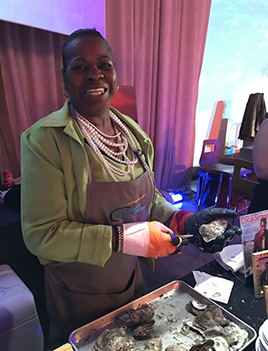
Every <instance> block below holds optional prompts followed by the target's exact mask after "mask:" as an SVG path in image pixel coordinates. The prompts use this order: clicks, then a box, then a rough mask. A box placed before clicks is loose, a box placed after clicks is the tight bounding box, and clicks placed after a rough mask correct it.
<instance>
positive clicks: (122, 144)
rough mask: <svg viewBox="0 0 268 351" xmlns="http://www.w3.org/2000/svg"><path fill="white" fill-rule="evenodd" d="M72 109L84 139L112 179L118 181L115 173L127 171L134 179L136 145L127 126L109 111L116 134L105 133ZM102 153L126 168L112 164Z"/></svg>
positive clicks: (124, 173)
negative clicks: (128, 152) (128, 154)
mask: <svg viewBox="0 0 268 351" xmlns="http://www.w3.org/2000/svg"><path fill="white" fill-rule="evenodd" d="M73 110H74V114H75V118H76V120H77V122H78V125H79V127H80V129H81V131H82V133H83V134H84V137H85V139H86V141H87V142H88V144H89V146H91V147H92V149H93V151H94V152H95V154H96V155H97V156H98V158H99V159H100V161H101V162H102V164H103V165H104V167H105V168H106V170H107V172H108V173H109V174H110V176H111V177H112V179H113V180H114V181H115V182H118V180H117V179H116V176H115V175H116V174H117V175H119V176H124V175H127V174H129V173H131V175H132V179H135V171H134V166H135V164H136V163H137V162H138V158H137V157H136V155H135V154H134V152H133V150H136V149H137V147H136V145H135V142H134V140H133V138H132V136H131V134H130V133H129V131H128V129H127V127H126V126H125V125H124V124H123V123H122V122H121V121H120V119H119V118H118V117H117V116H116V115H115V114H114V113H113V112H112V111H110V112H109V116H110V118H111V120H112V123H113V125H114V127H115V132H116V134H115V135H107V134H105V133H103V132H102V131H101V130H99V129H98V128H97V127H96V126H95V125H94V124H93V123H91V122H89V121H88V120H87V119H86V118H84V117H83V116H81V115H80V114H79V113H78V112H77V111H76V110H75V109H73ZM129 143H130V145H129ZM128 146H130V150H131V156H132V157H131V158H132V159H130V158H129V157H128V156H127V150H128ZM112 148H116V149H117V150H119V151H114V150H113V149H112ZM103 153H104V154H106V155H107V156H109V158H110V159H112V160H114V161H116V162H118V163H120V164H123V165H126V166H127V167H126V170H122V169H121V168H120V167H117V166H115V165H114V164H112V162H111V161H109V159H108V158H105V157H104V155H103Z"/></svg>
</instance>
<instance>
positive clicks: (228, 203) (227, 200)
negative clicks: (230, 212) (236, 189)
mask: <svg viewBox="0 0 268 351" xmlns="http://www.w3.org/2000/svg"><path fill="white" fill-rule="evenodd" d="M232 181H233V177H232V176H230V177H229V179H228V189H227V198H226V208H228V209H229V208H230V203H231V196H232Z"/></svg>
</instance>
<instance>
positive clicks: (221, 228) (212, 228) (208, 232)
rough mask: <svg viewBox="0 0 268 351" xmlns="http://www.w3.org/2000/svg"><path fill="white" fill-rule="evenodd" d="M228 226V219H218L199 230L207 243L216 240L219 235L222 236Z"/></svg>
mask: <svg viewBox="0 0 268 351" xmlns="http://www.w3.org/2000/svg"><path fill="white" fill-rule="evenodd" d="M227 226H228V221H227V220H226V219H216V220H215V221H212V222H210V223H208V224H202V225H201V226H200V228H199V234H200V235H201V236H202V238H203V239H204V241H205V242H206V243H208V242H210V241H212V240H215V239H216V238H217V237H218V236H219V235H222V234H223V233H224V232H225V230H226V228H227Z"/></svg>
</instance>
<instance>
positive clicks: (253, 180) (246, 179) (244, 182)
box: [232, 158, 258, 214]
mask: <svg viewBox="0 0 268 351" xmlns="http://www.w3.org/2000/svg"><path fill="white" fill-rule="evenodd" d="M257 179H258V177H257V175H256V174H255V171H254V165H253V162H252V161H249V160H245V159H239V158H237V159H236V160H235V164H234V175H233V184H232V190H233V193H234V194H237V195H238V196H239V199H238V200H237V201H236V205H235V208H234V210H235V211H236V212H237V213H239V212H242V211H243V212H244V214H246V210H247V209H248V204H247V202H248V201H250V200H251V198H252V194H253V190H254V188H255V186H256V185H257V184H258V181H257ZM241 201H243V202H244V203H243V208H242V209H239V205H240V203H241Z"/></svg>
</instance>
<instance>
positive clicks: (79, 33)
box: [61, 28, 113, 77]
mask: <svg viewBox="0 0 268 351" xmlns="http://www.w3.org/2000/svg"><path fill="white" fill-rule="evenodd" d="M88 35H92V36H95V37H99V38H101V39H102V40H103V41H104V42H105V44H106V45H107V48H108V50H109V51H110V53H111V55H112V57H113V52H112V49H111V46H110V44H109V43H108V41H107V40H106V39H105V38H104V37H103V36H102V35H101V33H100V32H99V31H97V30H96V28H82V29H77V30H76V31H74V32H73V33H71V34H70V35H69V36H68V38H67V39H66V41H65V42H64V43H63V46H62V50H61V55H62V70H61V73H62V75H63V77H64V76H65V73H66V65H67V63H66V61H67V59H66V56H67V54H66V51H67V49H68V47H69V45H70V43H71V42H72V41H74V40H75V39H78V38H83V37H86V36H88Z"/></svg>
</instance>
